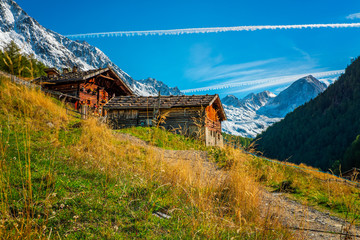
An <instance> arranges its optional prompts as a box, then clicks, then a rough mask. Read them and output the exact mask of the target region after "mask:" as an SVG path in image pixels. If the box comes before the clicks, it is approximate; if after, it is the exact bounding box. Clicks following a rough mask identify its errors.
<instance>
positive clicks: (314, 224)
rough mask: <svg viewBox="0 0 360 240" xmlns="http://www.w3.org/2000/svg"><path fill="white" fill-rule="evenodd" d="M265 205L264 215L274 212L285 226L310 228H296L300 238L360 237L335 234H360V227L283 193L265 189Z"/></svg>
mask: <svg viewBox="0 0 360 240" xmlns="http://www.w3.org/2000/svg"><path fill="white" fill-rule="evenodd" d="M263 206H266V208H267V209H268V211H265V212H264V215H265V214H273V215H272V216H273V217H275V218H278V220H279V221H280V222H281V223H282V224H283V226H286V227H289V228H291V229H294V228H295V229H308V230H306V231H305V230H304V231H303V230H294V232H295V234H296V236H297V237H298V238H299V239H314V240H322V239H324V240H325V239H360V238H359V237H357V238H355V237H351V236H347V237H348V238H346V236H345V235H339V234H334V233H349V234H350V235H358V236H360V228H358V227H357V228H355V227H354V226H351V227H350V224H349V223H347V222H346V221H345V220H343V219H340V218H337V217H334V216H331V215H330V214H329V213H328V212H320V211H318V210H315V209H314V208H312V207H308V206H305V205H302V204H300V203H298V202H296V201H294V200H291V199H289V198H287V197H286V196H285V195H284V194H282V193H270V192H268V191H264V192H263ZM270 209H271V210H270ZM270 211H271V212H272V213H270ZM349 227H350V229H349ZM329 232H332V233H329Z"/></svg>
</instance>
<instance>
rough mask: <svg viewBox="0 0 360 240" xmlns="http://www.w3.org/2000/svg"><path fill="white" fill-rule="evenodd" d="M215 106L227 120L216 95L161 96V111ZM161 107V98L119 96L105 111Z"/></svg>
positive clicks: (221, 118)
mask: <svg viewBox="0 0 360 240" xmlns="http://www.w3.org/2000/svg"><path fill="white" fill-rule="evenodd" d="M210 105H213V107H214V108H215V109H216V110H218V113H219V117H220V120H221V121H223V120H226V115H225V111H224V109H223V107H222V104H221V101H220V98H219V96H218V95H217V94H215V95H192V96H186V95H180V96H160V109H169V108H176V107H207V106H210ZM158 106H159V97H158V96H155V97H153V96H151V97H141V96H119V97H114V98H112V99H110V101H109V102H108V103H106V104H105V105H104V109H107V110H109V109H114V110H115V109H117V110H120V109H148V108H154V107H155V108H157V107H158Z"/></svg>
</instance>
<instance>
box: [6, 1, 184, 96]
mask: <svg viewBox="0 0 360 240" xmlns="http://www.w3.org/2000/svg"><path fill="white" fill-rule="evenodd" d="M10 41H14V42H15V43H16V44H17V45H18V46H19V47H20V48H21V49H22V52H23V53H24V54H28V55H33V56H34V57H35V58H36V59H37V60H39V61H40V62H42V63H44V64H45V65H46V66H49V67H56V68H58V69H61V68H64V67H72V66H77V67H78V68H79V69H81V70H90V69H95V68H104V67H107V66H111V67H113V68H114V69H115V71H116V72H117V73H118V74H119V75H120V77H122V78H123V79H124V80H125V81H126V83H127V84H128V85H129V86H130V88H131V89H132V90H133V91H134V92H135V93H137V94H139V95H144V96H148V95H154V94H157V92H158V91H159V90H161V91H162V92H163V93H164V92H171V93H173V94H175V93H179V91H176V90H175V89H170V88H169V89H166V88H167V86H166V85H165V84H163V83H161V82H160V81H156V83H155V82H152V81H147V82H146V81H144V82H143V81H141V82H139V81H136V80H134V79H133V78H132V77H130V75H129V74H127V73H126V72H124V71H123V70H121V69H120V68H119V67H118V66H116V65H115V64H114V63H113V62H112V61H111V60H110V59H109V58H108V57H107V56H106V55H105V54H104V53H103V52H102V51H101V50H100V49H98V48H96V47H94V46H91V45H90V44H88V43H87V42H85V41H73V40H71V39H69V38H67V37H64V36H62V35H61V34H58V33H56V32H54V31H51V30H49V29H46V28H45V27H43V26H41V25H40V24H39V23H38V22H37V21H36V20H35V19H33V18H32V17H30V16H29V15H28V14H27V13H26V12H25V11H24V10H23V9H21V7H20V6H19V5H18V4H17V3H16V2H15V1H13V0H1V1H0V49H3V48H4V47H5V46H6V45H7V44H8V43H10ZM151 83H154V84H156V86H155V85H151ZM160 85H161V87H160V88H159V89H158V87H159V86H160Z"/></svg>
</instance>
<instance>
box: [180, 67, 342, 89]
mask: <svg viewBox="0 0 360 240" xmlns="http://www.w3.org/2000/svg"><path fill="white" fill-rule="evenodd" d="M343 72H344V70H335V71H327V72H317V73H304V74H297V75H290V76H281V77H272V78H263V79H257V80H249V81H242V82H231V83H224V84H217V85H213V86H208V87H201V88H193V89H185V90H181V92H183V93H196V92H206V91H211V90H219V89H225V88H234V87H247V88H248V87H249V86H253V85H260V84H267V85H279V84H284V83H289V82H293V81H295V80H297V79H300V78H302V77H304V76H307V75H312V76H314V77H316V78H321V77H326V76H332V75H338V74H341V73H343Z"/></svg>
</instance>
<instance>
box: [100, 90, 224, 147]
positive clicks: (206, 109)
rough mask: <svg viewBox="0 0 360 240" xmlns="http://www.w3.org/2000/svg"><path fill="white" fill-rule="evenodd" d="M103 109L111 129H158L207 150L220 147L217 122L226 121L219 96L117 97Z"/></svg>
mask: <svg viewBox="0 0 360 240" xmlns="http://www.w3.org/2000/svg"><path fill="white" fill-rule="evenodd" d="M104 109H106V110H107V113H108V115H107V122H108V123H109V124H110V125H111V126H112V128H115V129H119V128H127V127H132V126H161V127H164V128H165V129H167V130H172V131H175V132H177V133H181V134H184V135H187V136H193V137H197V138H200V139H202V140H203V141H205V143H206V145H207V146H223V137H222V134H221V122H222V121H224V120H226V115H225V112H224V109H223V107H222V104H221V101H220V98H219V96H218V95H217V94H216V95H193V96H185V95H182V96H158V97H140V96H119V97H114V98H112V99H111V100H110V101H109V102H108V103H107V104H105V106H104Z"/></svg>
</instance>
